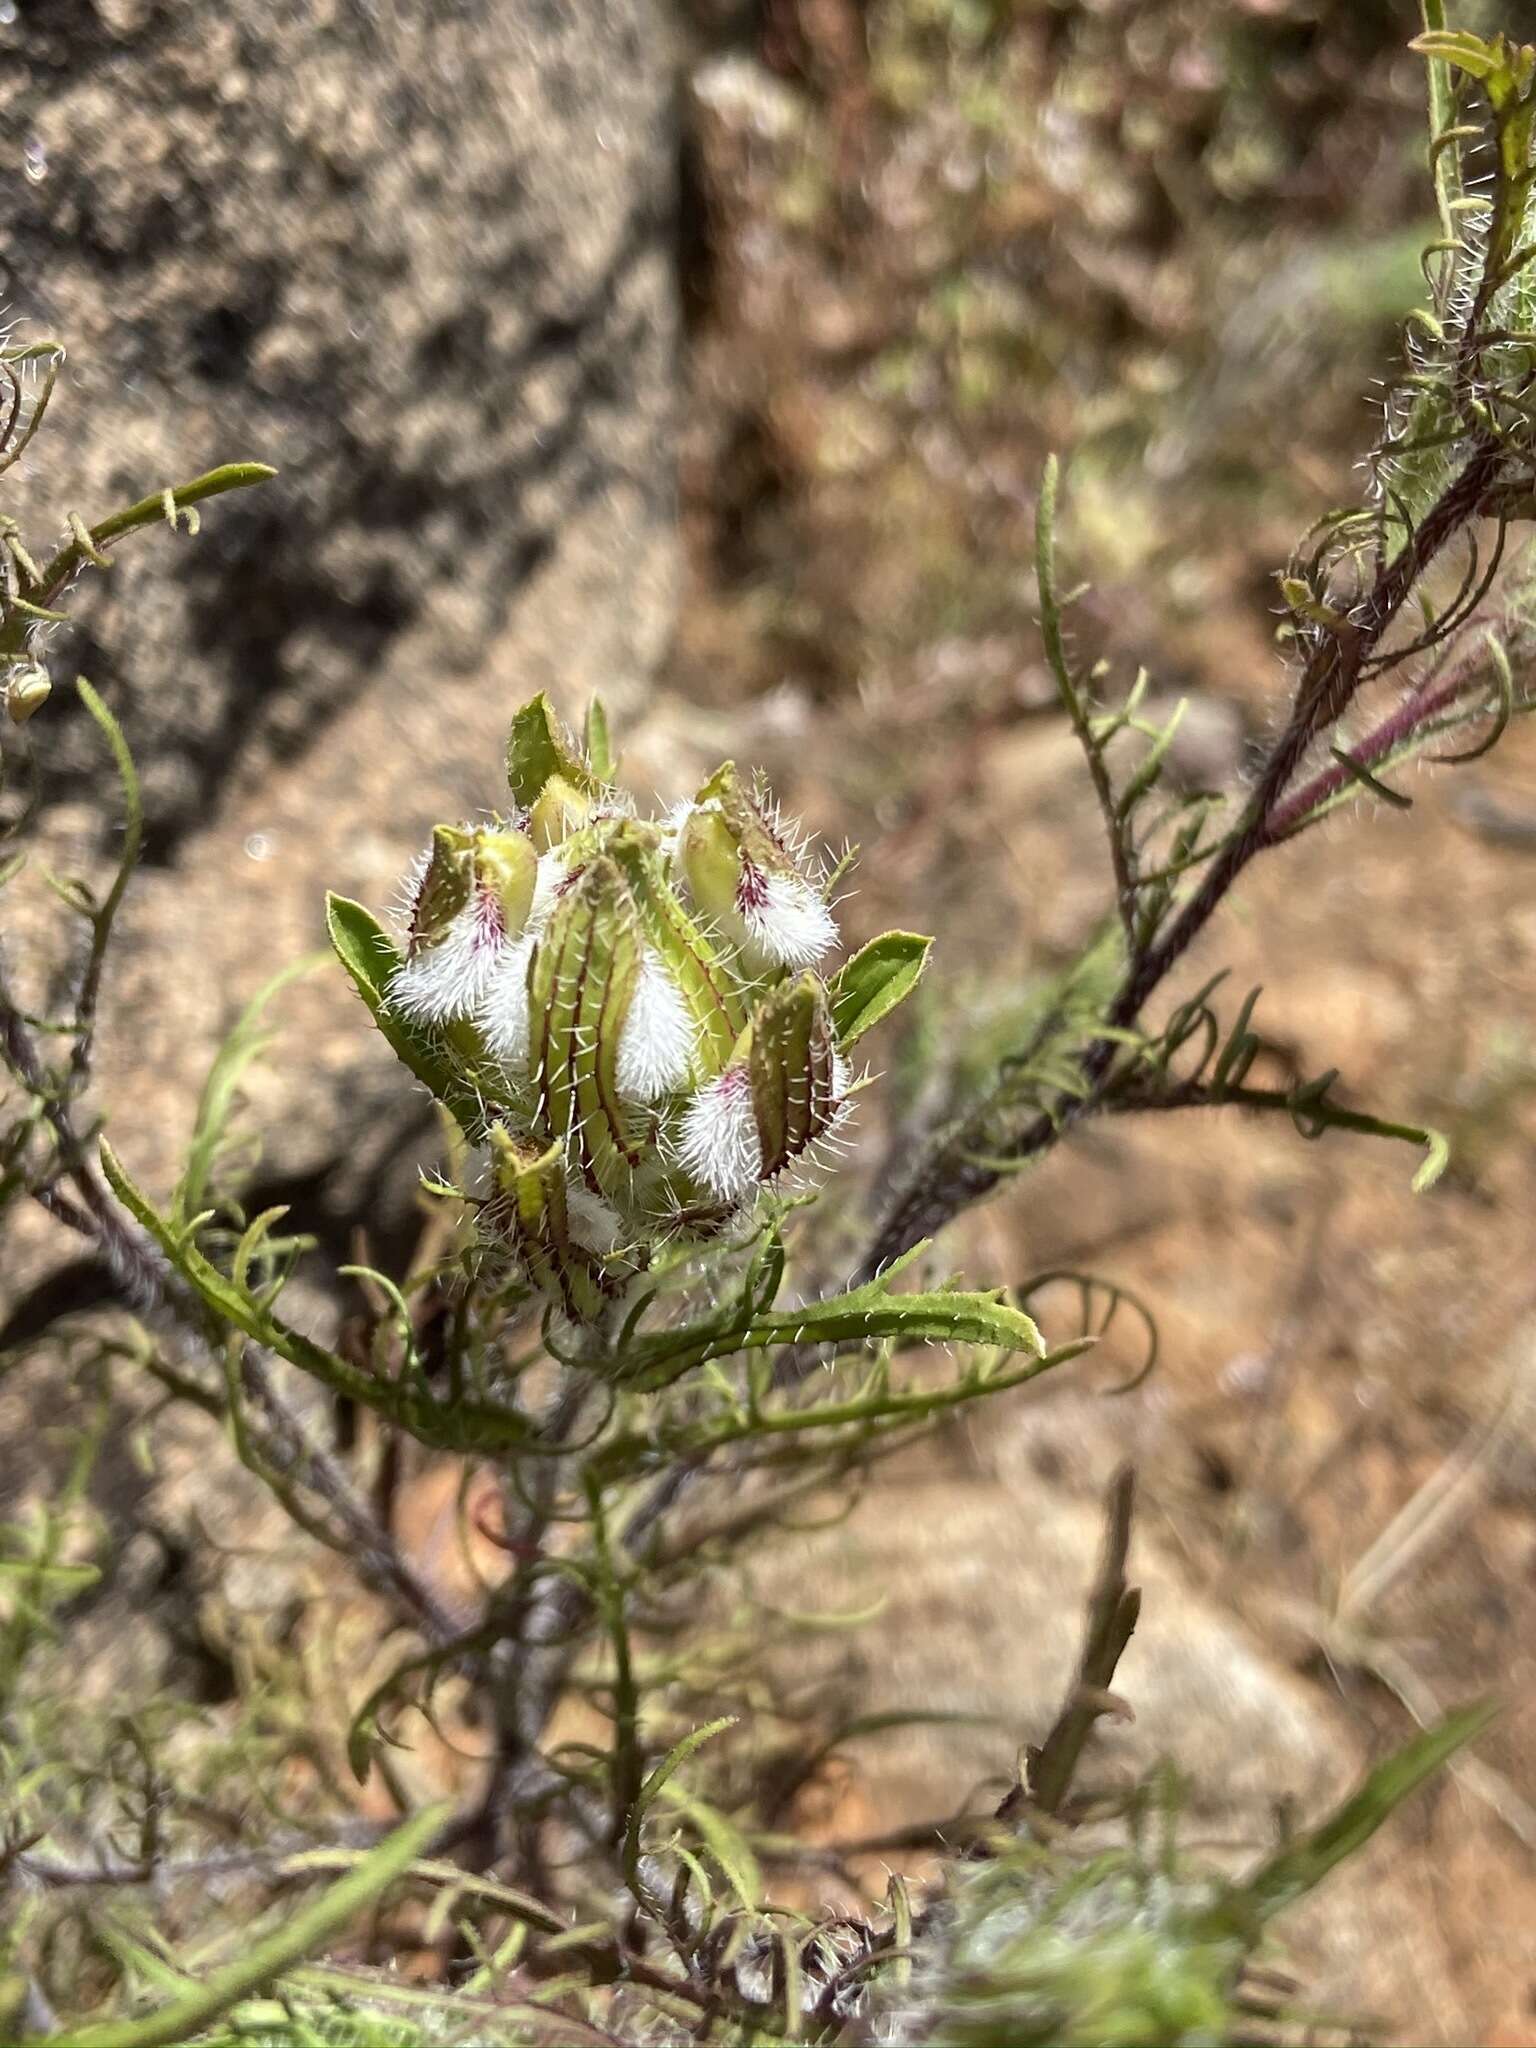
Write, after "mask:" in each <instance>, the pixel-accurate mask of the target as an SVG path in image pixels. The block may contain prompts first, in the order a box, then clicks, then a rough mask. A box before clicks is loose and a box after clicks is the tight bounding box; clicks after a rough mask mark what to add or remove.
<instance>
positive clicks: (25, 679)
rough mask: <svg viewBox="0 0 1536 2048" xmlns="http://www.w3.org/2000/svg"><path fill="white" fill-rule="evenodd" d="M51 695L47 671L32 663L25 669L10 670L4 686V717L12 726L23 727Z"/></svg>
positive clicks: (50, 684) (51, 685)
mask: <svg viewBox="0 0 1536 2048" xmlns="http://www.w3.org/2000/svg"><path fill="white" fill-rule="evenodd" d="M52 694H53V683H52V681H51V679H50V677H49V674H48V671H47V669H45V668H42V667H40V666H39V665H38V664H37V663H36V662H33V663H32V664H31V665H30V666H29V667H27V668H17V669H12V671H11V673H10V675H9V677H8V678H7V680H6V684H5V710H6V716H7V717H8V718H9V719H10V721H11V723H12V725H25V724H26V722H27V720H28V719H29V718H30V717H31V716H32V714H33V712H34V711H41V710H42V708H43V706H44V705H45V704H46V703H47V702H48V699H49V698H50V697H51V696H52Z"/></svg>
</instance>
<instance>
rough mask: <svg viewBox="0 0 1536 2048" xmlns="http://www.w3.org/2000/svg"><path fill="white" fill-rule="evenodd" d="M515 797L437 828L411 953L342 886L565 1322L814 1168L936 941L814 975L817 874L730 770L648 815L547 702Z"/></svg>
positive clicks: (439, 1085)
mask: <svg viewBox="0 0 1536 2048" xmlns="http://www.w3.org/2000/svg"><path fill="white" fill-rule="evenodd" d="M507 780H508V784H509V786H510V790H511V796H512V808H511V809H510V811H509V812H508V813H507V814H506V815H505V816H497V817H495V818H492V819H490V820H489V821H487V822H485V823H483V824H478V825H439V826H438V827H437V829H436V830H435V831H434V833H433V835H432V841H431V844H430V846H429V847H428V849H427V850H426V852H425V854H424V855H423V856H422V858H421V859H420V860H419V861H418V863H417V865H416V868H415V869H414V870H413V872H412V875H411V877H410V878H409V881H408V884H407V906H406V912H405V918H404V944H403V950H402V949H400V948H397V947H396V946H395V945H394V944H393V942H392V941H391V940H390V939H389V938H388V937H387V935H386V934H385V933H384V932H383V931H382V930H381V929H380V928H379V927H378V926H377V925H376V924H375V923H374V922H373V920H372V919H370V918H369V917H368V914H367V913H366V912H365V911H362V910H360V909H359V908H358V906H356V905H351V904H341V903H337V902H335V901H334V900H333V904H332V931H333V935H334V936H335V938H336V942H337V950H338V952H340V954H341V956H342V959H343V961H344V963H345V965H346V966H347V968H348V971H349V972H350V973H351V974H352V976H353V979H354V981H355V982H356V983H357V985H358V987H359V989H360V990H361V992H362V993H363V995H364V997H365V999H366V1000H367V1001H368V1003H369V1007H370V1008H371V1009H372V1011H373V1013H374V1016H375V1018H376V1020H377V1022H378V1024H379V1026H380V1028H381V1030H383V1031H384V1033H385V1035H386V1036H387V1037H388V1038H389V1040H390V1043H391V1044H392V1045H393V1046H394V1048H395V1050H396V1051H397V1052H399V1053H400V1055H401V1057H402V1058H403V1059H405V1060H406V1062H407V1064H408V1065H409V1066H410V1067H411V1068H412V1070H413V1071H414V1072H415V1073H416V1075H417V1076H418V1078H420V1079H421V1080H423V1081H424V1082H425V1083H426V1085H427V1086H428V1087H429V1088H430V1089H431V1090H432V1092H433V1094H434V1095H436V1096H437V1097H438V1099H439V1100H440V1101H442V1102H443V1103H444V1104H445V1105H446V1106H447V1107H448V1108H449V1109H450V1110H451V1111H452V1112H453V1114H454V1115H455V1116H456V1117H457V1118H458V1120H459V1122H460V1123H461V1124H462V1125H463V1126H464V1127H465V1130H466V1132H467V1134H468V1136H469V1137H470V1138H471V1139H472V1140H473V1141H474V1142H475V1143H476V1144H477V1145H480V1146H482V1147H483V1148H484V1151H485V1156H486V1170H487V1180H486V1191H485V1194H484V1198H483V1200H482V1202H481V1215H482V1219H483V1223H484V1227H485V1231H486V1234H487V1235H488V1237H489V1238H491V1239H492V1240H493V1241H494V1242H496V1243H499V1244H501V1245H503V1246H505V1247H506V1248H507V1249H508V1250H509V1251H510V1252H511V1253H512V1255H513V1256H514V1257H515V1259H516V1260H517V1262H518V1264H519V1266H520V1267H521V1270H522V1272H523V1274H524V1275H525V1277H526V1278H527V1280H528V1282H529V1283H530V1285H531V1286H533V1287H534V1288H535V1289H536V1290H537V1291H538V1292H539V1293H540V1294H542V1295H544V1296H545V1297H546V1298H548V1299H549V1300H550V1301H551V1302H553V1303H555V1304H556V1305H557V1306H558V1307H559V1309H560V1310H561V1311H562V1312H563V1313H564V1314H565V1315H566V1316H567V1317H568V1318H569V1319H570V1320H571V1321H573V1322H576V1323H595V1322H600V1321H602V1320H603V1319H604V1317H605V1316H606V1315H607V1314H608V1313H609V1311H610V1310H611V1309H612V1307H613V1306H614V1305H615V1304H616V1303H617V1302H619V1301H620V1300H621V1299H622V1298H623V1297H624V1296H625V1294H626V1293H627V1292H628V1290H629V1288H630V1285H631V1283H632V1282H633V1281H634V1279H635V1278H636V1276H637V1275H638V1274H640V1273H641V1272H643V1271H645V1270H646V1268H647V1267H648V1266H649V1265H650V1263H651V1261H652V1257H653V1254H654V1252H655V1250H656V1249H657V1247H658V1246H659V1245H660V1244H661V1243H662V1242H663V1241H667V1240H676V1239H678V1238H680V1237H681V1238H683V1239H688V1238H690V1237H692V1238H700V1239H702V1238H707V1237H712V1236H716V1235H718V1234H719V1232H721V1231H722V1230H723V1229H725V1228H726V1227H727V1226H728V1225H731V1224H733V1223H734V1222H736V1221H737V1220H738V1219H739V1218H741V1217H743V1216H744V1215H746V1214H748V1213H749V1212H750V1211H751V1210H752V1209H753V1207H754V1206H755V1205H756V1203H757V1200H758V1197H759V1195H760V1194H761V1192H762V1190H763V1189H764V1188H765V1187H767V1186H768V1185H769V1184H770V1183H772V1182H774V1181H776V1180H777V1179H778V1178H779V1177H780V1176H781V1175H783V1174H786V1173H788V1172H790V1171H791V1170H792V1169H795V1168H796V1167H802V1166H804V1165H806V1164H808V1163H811V1162H813V1161H814V1160H815V1158H816V1156H817V1150H818V1147H819V1146H823V1145H824V1144H825V1143H826V1141H827V1140H829V1139H830V1138H832V1136H833V1135H834V1133H835V1132H836V1130H837V1127H838V1126H839V1124H840V1123H841V1122H842V1120H843V1119H844V1117H845V1115H846V1113H847V1106H848V1100H849V1095H850V1092H851V1089H852V1086H853V1074H852V1069H851V1067H850V1065H849V1059H848V1054H849V1052H850V1049H851V1048H852V1046H853V1045H854V1043H855V1042H856V1041H857V1040H858V1039H859V1038H860V1037H862V1035H863V1034H864V1032H865V1031H866V1030H868V1029H869V1028H870V1027H871V1026H872V1025H873V1024H875V1023H877V1022H878V1021H879V1020H880V1019H881V1018H882V1017H884V1016H886V1015H887V1014H888V1013H889V1012H890V1010H892V1009H893V1008H894V1007H895V1005H896V1004H897V1003H899V1002H900V1001H901V1000H902V999H903V998H904V997H905V996H906V995H907V994H909V993H910V991H911V990H912V988H913V987H915V986H916V983H917V980H918V977H919V975H920V974H921V971H922V967H923V962H924V959H925V957H926V953H927V948H928V941H927V940H926V939H922V938H918V937H915V936H914V935H912V934H911V933H906V932H888V933H886V934H885V935H884V936H883V937H882V938H879V939H876V940H875V941H873V942H872V944H871V945H869V946H867V947H865V948H864V950H863V951H862V952H861V953H860V954H859V955H858V956H857V957H856V958H855V959H853V960H851V961H849V962H848V963H847V964H846V965H845V966H844V967H843V969H842V971H841V972H840V973H838V974H835V975H834V976H833V977H832V978H831V980H830V981H829V980H827V979H824V978H823V969H824V967H825V964H826V962H827V961H828V959H829V957H830V956H832V955H833V954H834V953H835V952H836V950H837V948H838V945H839V938H838V931H837V924H836V921H835V919H834V918H833V915H832V910H831V907H830V905H829V904H828V901H827V892H828V889H829V887H830V877H829V875H828V873H827V871H826V869H825V868H824V867H823V866H822V865H821V863H820V862H819V861H818V860H817V859H816V858H815V857H814V855H810V854H808V853H807V850H806V848H805V846H804V844H803V842H802V841H801V840H800V839H799V838H798V837H797V835H796V834H794V832H793V831H791V830H790V829H789V828H788V827H787V826H786V825H785V824H784V822H783V821H782V819H781V818H780V817H779V815H778V812H777V810H776V808H775V807H774V806H773V804H772V803H771V801H770V800H769V798H768V797H767V795H766V792H765V791H764V790H763V789H762V788H761V786H759V785H756V784H752V783H749V782H747V781H745V780H744V779H743V778H742V777H741V776H740V775H739V774H738V773H737V771H736V768H735V766H734V765H733V764H732V763H730V762H727V763H725V764H724V765H723V766H722V767H721V768H719V769H717V770H716V771H715V773H714V774H713V775H712V776H710V777H709V779H708V781H706V782H705V783H704V785H703V787H702V788H701V789H700V790H699V792H698V794H697V796H695V797H694V798H693V799H692V800H691V801H690V802H688V803H685V804H681V805H679V806H678V807H677V808H676V809H675V810H674V811H673V812H671V813H670V814H669V815H668V816H666V817H664V818H659V819H644V818H640V817H638V816H636V815H635V812H634V807H633V805H632V804H631V802H630V800H629V799H628V798H627V797H626V796H625V795H624V794H623V793H622V792H621V791H619V790H618V789H617V788H615V787H614V786H613V785H612V783H611V782H609V781H608V780H607V779H606V778H605V776H604V775H602V774H600V773H599V772H598V768H597V766H596V765H595V764H594V762H593V761H592V760H590V759H589V758H588V757H587V756H586V755H585V754H584V753H583V752H582V750H581V749H580V748H578V747H577V745H576V744H575V742H574V741H572V740H571V739H570V738H569V737H568V736H567V735H566V734H565V733H564V732H563V731H562V730H561V729H560V727H559V726H558V724H557V723H556V721H555V719H554V717H553V716H552V714H551V712H550V708H549V705H548V703H547V702H546V701H545V699H544V698H543V697H542V696H538V697H535V698H533V699H532V701H531V702H530V703H528V704H526V705H525V706H524V707H523V708H522V710H520V711H519V712H518V713H517V716H516V717H515V718H514V719H513V721H512V733H511V739H510V742H509V744H508V749H507Z"/></svg>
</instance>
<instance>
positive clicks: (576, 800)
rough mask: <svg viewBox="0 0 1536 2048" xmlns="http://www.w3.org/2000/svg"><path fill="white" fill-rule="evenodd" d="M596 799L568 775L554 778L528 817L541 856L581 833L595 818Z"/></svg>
mask: <svg viewBox="0 0 1536 2048" xmlns="http://www.w3.org/2000/svg"><path fill="white" fill-rule="evenodd" d="M592 809H593V805H592V799H591V797H590V796H588V795H587V793H586V791H585V790H583V789H578V788H577V786H576V784H575V783H574V782H571V781H569V780H568V779H567V778H566V777H565V776H564V775H551V776H550V778H549V780H548V781H547V782H546V783H545V785H544V787H543V790H542V791H541V792H540V794H539V796H538V798H537V800H536V801H535V803H534V806H533V809H532V810H531V811H530V812H529V814H528V829H529V831H530V832H531V833H532V834H533V843H534V845H535V846H536V847H537V848H538V849H539V851H540V853H548V851H549V849H550V848H551V847H552V846H558V845H559V844H560V842H561V841H562V840H563V839H565V838H566V837H568V836H569V834H570V833H572V832H579V831H580V830H581V828H582V826H583V825H585V824H586V823H587V821H588V819H589V818H590V817H591V816H592Z"/></svg>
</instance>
